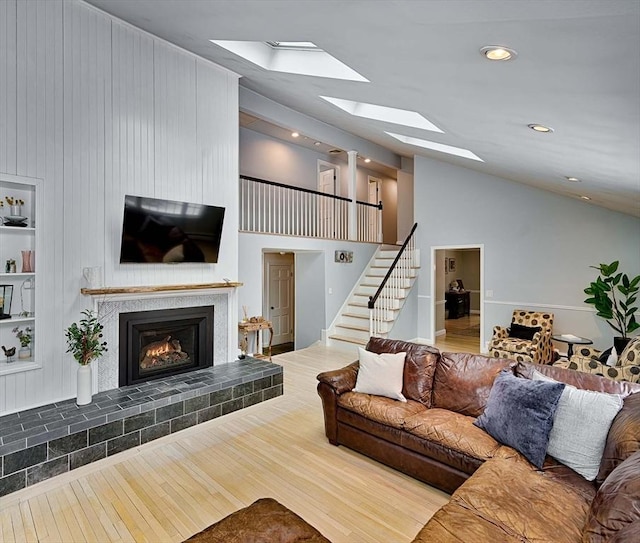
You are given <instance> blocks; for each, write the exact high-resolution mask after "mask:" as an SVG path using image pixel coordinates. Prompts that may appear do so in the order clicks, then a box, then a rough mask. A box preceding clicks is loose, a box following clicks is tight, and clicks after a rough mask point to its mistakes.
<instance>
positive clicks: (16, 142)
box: [0, 0, 238, 414]
mask: <svg viewBox="0 0 640 543" xmlns="http://www.w3.org/2000/svg"><path fill="white" fill-rule="evenodd" d="M0 171H4V172H7V173H11V174H17V175H24V176H31V177H38V178H41V179H42V183H41V185H40V196H41V198H42V200H41V201H42V202H43V205H42V206H41V209H40V214H39V217H38V223H37V225H36V226H37V228H39V229H42V231H43V234H42V235H43V243H42V244H41V249H40V252H39V254H38V255H37V259H36V262H37V263H36V273H37V289H38V293H39V294H38V295H39V296H40V298H39V300H40V301H41V303H40V307H39V309H38V315H37V329H36V333H35V337H36V350H37V353H38V360H42V361H43V368H42V369H41V370H36V371H29V372H24V373H17V374H12V375H7V376H1V377H0V414H2V413H6V412H11V411H16V410H19V409H26V408H29V407H33V406H36V405H41V404H44V403H49V402H52V401H56V400H60V399H64V398H70V397H73V396H74V395H75V373H76V365H75V363H74V362H73V361H72V359H71V358H70V355H68V354H66V353H65V350H66V345H65V341H64V329H65V328H66V327H67V326H68V325H69V324H70V323H71V322H72V321H74V320H77V319H78V317H79V313H80V311H81V310H82V309H84V308H88V307H91V303H92V302H91V301H90V300H89V299H86V298H84V297H83V296H82V295H81V294H80V293H79V288H80V286H81V285H82V268H83V267H85V266H103V268H104V271H105V280H106V282H107V284H108V285H110V286H116V285H152V284H163V283H172V282H175V283H189V282H201V281H212V282H215V281H221V280H222V278H224V277H229V278H231V279H236V278H237V277H238V257H237V254H238V253H237V251H238V234H237V225H238V223H237V221H238V193H237V191H238V88H237V77H236V76H235V75H233V74H230V73H228V72H227V71H225V70H222V69H219V68H217V67H215V66H214V65H212V64H210V63H208V62H206V61H204V60H200V59H198V58H197V57H195V56H194V55H191V54H189V53H186V52H184V51H181V50H179V49H178V48H176V47H173V46H171V45H169V44H167V43H165V42H163V41H162V40H159V39H157V38H154V37H152V36H150V35H148V34H146V33H144V32H141V31H139V30H137V29H135V28H133V27H131V26H129V25H126V24H124V23H122V22H119V21H116V20H113V19H112V18H111V17H110V16H108V15H107V14H105V13H103V12H100V11H99V10H96V9H94V8H92V7H90V6H88V5H86V4H84V3H82V2H78V1H74V0H69V1H62V0H0ZM125 194H140V195H146V196H155V197H161V198H173V199H181V200H190V201H196V202H200V201H202V202H204V203H208V204H215V205H222V206H224V207H225V208H226V217H225V227H224V232H223V238H222V246H221V252H220V261H219V263H218V264H207V265H196V264H193V265H184V266H182V265H181V266H161V265H132V266H120V264H119V263H118V262H119V251H120V233H121V223H122V211H123V199H124V195H125ZM234 299H235V294H233V295H231V296H230V304H231V307H232V311H231V312H230V317H229V318H230V319H231V320H230V326H229V328H230V330H231V331H230V340H229V345H234V344H236V340H235V337H233V336H232V334H236V333H237V331H236V327H235V317H236V316H237V315H236V313H237V308H236V306H235V305H234V303H235V301H234ZM98 363H99V362H98Z"/></svg>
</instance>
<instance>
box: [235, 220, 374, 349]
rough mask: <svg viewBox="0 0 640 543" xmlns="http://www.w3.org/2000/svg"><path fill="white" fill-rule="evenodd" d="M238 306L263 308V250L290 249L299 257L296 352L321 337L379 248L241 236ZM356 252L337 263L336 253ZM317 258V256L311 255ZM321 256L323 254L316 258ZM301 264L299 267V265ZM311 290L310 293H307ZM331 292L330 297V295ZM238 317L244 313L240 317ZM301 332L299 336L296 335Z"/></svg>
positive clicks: (368, 244) (307, 239)
mask: <svg viewBox="0 0 640 543" xmlns="http://www.w3.org/2000/svg"><path fill="white" fill-rule="evenodd" d="M239 238H240V243H239V253H238V260H239V262H240V266H239V271H238V273H239V278H240V281H241V282H242V283H243V284H244V286H242V287H241V288H240V289H239V291H238V308H240V310H241V308H242V306H243V305H246V306H248V307H249V313H250V314H255V313H256V312H257V311H259V310H260V308H262V296H263V292H262V291H263V281H262V269H263V264H262V259H263V255H262V253H263V251H264V250H268V251H286V252H293V253H295V255H296V272H295V273H296V294H295V298H296V348H298V341H299V340H300V341H301V342H303V343H306V344H307V345H309V344H311V343H313V342H314V341H317V340H319V339H321V332H322V330H323V329H327V328H328V327H329V325H330V324H331V322H332V321H333V319H334V318H335V317H336V315H337V314H338V311H339V310H340V308H341V307H342V304H343V303H344V301H345V300H346V298H347V295H348V294H349V293H350V292H351V290H352V289H353V287H354V285H355V284H356V281H357V280H358V279H359V277H360V275H361V274H362V272H363V270H364V268H365V267H366V265H367V264H368V263H369V260H370V259H371V257H372V256H373V254H374V253H375V251H376V249H377V245H375V244H372V243H357V242H349V241H346V242H345V241H330V240H323V239H311V238H297V237H289V236H270V235H265V234H249V233H244V232H242V233H240V234H239ZM337 250H341V251H342V250H344V251H353V263H351V264H340V263H336V262H335V251H337ZM308 254H313V257H311V256H308ZM317 255H321V256H320V257H318V256H317ZM299 261H301V265H300V266H299V265H298V262H299ZM307 289H309V290H310V291H308V292H307ZM329 290H331V294H329ZM238 317H239V318H241V317H242V315H240V314H239V315H238ZM298 333H300V334H301V335H300V337H298Z"/></svg>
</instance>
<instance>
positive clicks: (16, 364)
mask: <svg viewBox="0 0 640 543" xmlns="http://www.w3.org/2000/svg"><path fill="white" fill-rule="evenodd" d="M0 357H4V355H3V354H2V353H1V352H0ZM41 367H42V365H41V364H38V363H37V362H36V361H34V360H32V359H30V358H29V359H27V360H20V359H18V355H17V354H16V358H15V360H14V361H13V362H7V361H6V360H5V359H4V358H0V375H9V374H11V373H21V372H23V371H30V370H39V369H40V368H41Z"/></svg>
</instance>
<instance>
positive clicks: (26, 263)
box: [21, 251, 33, 273]
mask: <svg viewBox="0 0 640 543" xmlns="http://www.w3.org/2000/svg"><path fill="white" fill-rule="evenodd" d="M21 253H22V273H31V272H32V271H33V265H32V262H31V257H32V253H33V251H21Z"/></svg>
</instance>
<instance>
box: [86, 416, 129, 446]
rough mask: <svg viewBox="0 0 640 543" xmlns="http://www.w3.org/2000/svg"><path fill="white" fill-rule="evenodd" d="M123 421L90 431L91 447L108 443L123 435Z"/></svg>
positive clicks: (109, 423)
mask: <svg viewBox="0 0 640 543" xmlns="http://www.w3.org/2000/svg"><path fill="white" fill-rule="evenodd" d="M122 428H123V421H121V420H117V421H115V422H108V423H107V424H103V425H101V426H96V427H95V428H90V429H89V445H95V444H96V443H100V442H101V441H107V440H108V439H112V438H114V437H117V436H121V435H122V434H123V430H122Z"/></svg>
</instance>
